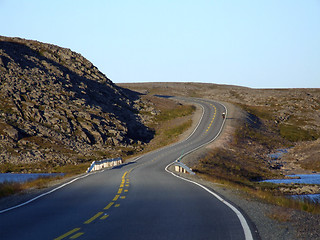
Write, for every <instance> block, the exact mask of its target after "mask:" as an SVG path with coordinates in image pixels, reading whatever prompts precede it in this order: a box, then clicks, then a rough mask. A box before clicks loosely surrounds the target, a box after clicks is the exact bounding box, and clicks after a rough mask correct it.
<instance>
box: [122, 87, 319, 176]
mask: <svg viewBox="0 0 320 240" xmlns="http://www.w3.org/2000/svg"><path fill="white" fill-rule="evenodd" d="M121 86H125V87H127V88H130V89H132V90H136V91H139V92H141V93H149V94H164V95H174V96H191V97H201V98H208V99H213V100H219V101H223V102H229V103H232V104H234V105H236V106H239V107H240V108H242V109H244V110H245V111H247V112H248V113H249V115H247V117H246V121H247V124H249V125H255V124H252V123H254V121H252V120H253V119H254V118H255V117H258V119H260V120H259V121H260V125H261V126H263V127H262V128H261V129H260V130H262V132H263V134H265V135H266V136H268V138H269V139H270V141H274V143H275V144H271V145H272V147H266V144H265V145H264V146H261V144H257V141H254V139H253V140H248V141H247V144H246V148H250V152H253V153H254V152H255V153H257V154H258V155H260V156H259V157H258V158H259V159H261V160H264V161H266V162H268V165H269V166H270V167H272V168H273V169H276V170H280V171H281V172H282V174H292V173H312V172H313V171H318V172H320V159H319V156H320V154H319V153H320V144H319V140H317V139H318V138H319V136H320V89H319V88H316V89H251V88H246V87H239V86H231V85H218V84H208V83H134V84H130V83H128V84H122V85H121ZM232 120H235V119H230V121H232ZM261 126H260V127H261ZM260 132H261V131H260ZM276 135H279V136H280V137H281V138H279V137H277V136H276ZM277 147H280V148H281V147H282V148H289V151H288V153H287V154H284V155H283V156H282V157H281V158H280V159H278V160H276V161H274V160H273V159H271V158H270V157H269V156H268V155H269V154H271V153H274V151H276V150H277V149H276V148H277Z"/></svg>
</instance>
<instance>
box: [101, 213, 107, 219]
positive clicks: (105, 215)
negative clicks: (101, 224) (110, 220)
mask: <svg viewBox="0 0 320 240" xmlns="http://www.w3.org/2000/svg"><path fill="white" fill-rule="evenodd" d="M107 217H109V215H108V214H104V215H103V216H102V217H101V218H100V219H101V220H104V219H106V218H107Z"/></svg>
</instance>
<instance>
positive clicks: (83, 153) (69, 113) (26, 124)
mask: <svg viewBox="0 0 320 240" xmlns="http://www.w3.org/2000/svg"><path fill="white" fill-rule="evenodd" d="M146 109H149V110H153V109H152V107H150V106H148V105H146V104H145V103H144V102H143V101H141V99H140V98H139V96H138V95H137V94H136V93H134V92H131V91H129V90H127V89H123V88H120V87H118V86H116V85H115V84H113V83H112V81H110V80H109V79H108V78H107V77H106V76H105V75H104V74H103V73H101V72H100V71H99V70H98V69H97V68H96V67H95V66H93V64H92V63H91V62H89V61H88V60H87V59H85V58H84V57H82V56H81V55H80V54H78V53H75V52H73V51H71V50H70V49H66V48H61V47H58V46H55V45H51V44H45V43H41V42H37V41H30V40H25V39H20V38H7V37H1V36H0V164H2V163H14V164H18V163H36V162H39V161H46V162H48V163H51V164H57V165H61V164H65V163H72V164H76V163H79V162H82V161H85V160H88V161H91V160H92V158H99V154H100V156H101V157H105V156H108V155H110V156H115V157H116V156H119V155H121V152H133V151H139V150H140V149H141V148H142V147H143V145H144V144H145V143H146V142H148V141H150V139H151V138H152V137H153V133H152V131H150V130H149V129H148V128H147V127H146V126H145V125H144V121H143V117H142V116H141V115H140V114H139V112H142V111H143V112H145V111H146ZM97 156H98V157H97Z"/></svg>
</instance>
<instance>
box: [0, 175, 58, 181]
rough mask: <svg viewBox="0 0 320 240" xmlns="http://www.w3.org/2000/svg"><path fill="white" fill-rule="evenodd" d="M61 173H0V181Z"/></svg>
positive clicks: (28, 179)
mask: <svg viewBox="0 0 320 240" xmlns="http://www.w3.org/2000/svg"><path fill="white" fill-rule="evenodd" d="M63 175H64V174H63V173H0V183H3V182H19V183H23V182H27V181H31V180H35V179H37V178H39V177H56V176H63Z"/></svg>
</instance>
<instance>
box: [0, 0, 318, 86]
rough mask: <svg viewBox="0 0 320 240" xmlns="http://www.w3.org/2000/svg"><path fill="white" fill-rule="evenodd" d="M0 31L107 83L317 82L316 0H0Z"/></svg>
mask: <svg viewBox="0 0 320 240" xmlns="http://www.w3.org/2000/svg"><path fill="white" fill-rule="evenodd" d="M0 11H1V14H0V22H1V25H0V35H4V36H11V37H13V36H16V37H22V38H26V39H34V40H38V41H42V42H47V43H52V44H56V45H59V46H62V47H67V48H70V49H71V50H73V51H76V52H79V53H80V54H82V55H83V56H84V57H86V58H88V59H89V60H90V61H91V62H92V63H93V64H94V65H96V66H97V67H98V68H99V69H100V70H101V71H102V72H103V73H104V74H106V75H107V76H108V77H109V78H110V79H111V80H112V81H113V82H115V83H118V82H163V81H175V82H209V83H218V84H233V85H241V86H247V87H254V88H294V87H304V88H309V87H317V88H319V87H320V0H251V1H249V0H241V1H240V0H234V1H232V0H229V1H228V0H220V1H218V0H217V1H215V0H193V1H191V0H159V1H158V0H144V1H142V0H141V1H140V0H131V1H130V0H104V1H103V0H101V1H98V0H90V1H88V0H73V1H71V0H63V1H62V0H55V1H44V0H0Z"/></svg>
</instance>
